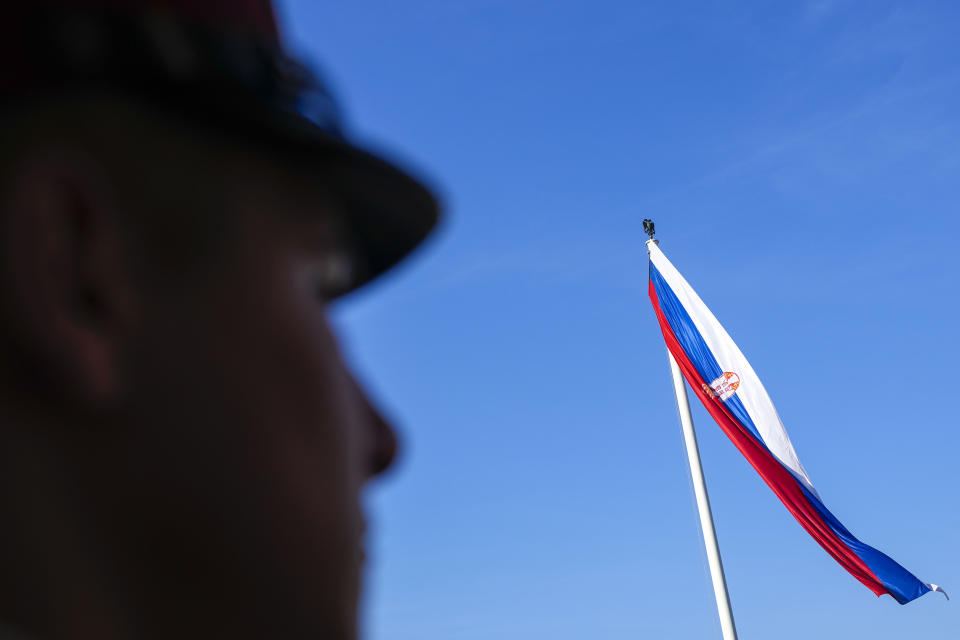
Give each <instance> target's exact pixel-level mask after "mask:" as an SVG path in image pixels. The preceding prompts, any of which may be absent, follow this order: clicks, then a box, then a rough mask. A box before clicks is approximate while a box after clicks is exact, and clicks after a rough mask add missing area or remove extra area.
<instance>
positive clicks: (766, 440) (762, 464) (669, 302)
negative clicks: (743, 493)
mask: <svg viewBox="0 0 960 640" xmlns="http://www.w3.org/2000/svg"><path fill="white" fill-rule="evenodd" d="M647 247H648V248H649V250H650V287H649V293H650V300H651V302H652V303H653V308H654V310H655V311H656V314H657V320H658V321H659V323H660V329H661V330H662V331H663V337H664V339H665V340H666V343H667V348H668V349H669V350H670V353H671V354H673V357H674V359H676V361H677V364H679V365H680V370H681V371H682V372H683V375H684V377H685V378H686V380H687V382H688V383H689V384H690V386H691V387H692V388H693V390H694V392H695V393H696V394H697V397H699V398H700V401H701V402H703V405H704V406H705V407H706V408H707V411H709V412H710V415H711V416H713V418H714V420H716V421H717V424H718V425H720V428H721V429H723V432H724V433H726V434H727V437H729V438H730V440H732V441H733V444H734V445H735V446H736V447H737V449H739V450H740V453H742V454H743V455H744V457H745V458H746V459H747V461H748V462H749V463H750V464H751V465H752V466H753V468H754V469H756V471H757V472H758V473H759V474H760V476H761V477H762V478H763V480H764V481H765V482H766V483H767V485H769V487H770V488H771V489H773V492H774V493H775V494H776V495H777V497H778V498H780V500H781V501H782V502H783V504H784V505H786V507H787V509H789V510H790V513H792V514H793V517H795V518H796V519H797V521H798V522H799V523H800V524H801V525H802V526H803V528H804V529H806V530H807V532H808V533H809V534H810V535H811V536H813V538H814V539H815V540H816V541H817V542H818V543H819V544H820V546H822V547H823V548H824V549H825V550H826V551H827V553H829V554H830V555H831V556H833V557H834V559H836V561H837V562H839V563H840V564H841V565H842V566H843V568H844V569H846V570H847V571H849V572H850V573H851V574H853V576H854V577H855V578H856V579H857V580H859V581H860V582H862V583H863V584H865V585H866V586H867V588H868V589H870V590H871V591H873V592H874V593H875V594H877V595H878V596H881V595H883V594H885V593H889V594H890V595H891V596H893V597H894V598H896V600H897V602H899V603H900V604H906V603H907V602H910V601H911V600H913V599H915V598H918V597H920V596H922V595H923V594H925V593H927V592H928V591H931V590H936V591H942V589H940V588H939V587H938V586H937V585H934V584H927V583H924V582H921V581H920V580H918V579H917V578H916V577H915V576H914V575H913V574H912V573H910V572H909V571H907V570H906V569H904V568H903V567H901V566H900V565H899V564H897V563H896V562H894V561H893V560H892V559H891V558H889V557H888V556H886V555H885V554H883V553H881V552H880V551H877V550H876V549H874V548H873V547H870V546H868V545H866V544H864V543H862V542H860V541H859V540H858V539H857V538H856V537H854V536H853V534H852V533H850V532H849V531H848V530H847V528H846V527H844V526H843V524H841V523H840V521H839V520H837V518H836V517H835V516H834V515H833V514H832V513H830V511H829V510H828V509H827V508H826V507H825V506H824V505H823V502H822V501H821V500H820V496H819V495H818V494H817V491H816V489H814V488H813V484H812V483H811V482H810V477H809V476H808V475H807V472H806V470H805V469H804V468H803V465H802V464H800V460H799V459H798V458H797V454H796V452H795V451H794V450H793V445H792V444H791V443H790V438H789V436H787V432H786V430H785V429H784V428H783V424H782V423H781V422H780V417H779V416H778V415H777V410H776V409H775V408H774V406H773V403H772V402H771V401H770V396H768V395H767V392H766V390H765V389H764V388H763V385H762V384H761V383H760V380H759V378H757V374H756V373H754V371H753V368H752V367H751V366H750V363H749V362H747V360H746V358H744V357H743V354H742V353H741V352H740V349H738V348H737V345H736V344H734V342H733V340H731V339H730V336H729V335H727V332H726V331H725V330H724V329H723V327H722V326H720V323H719V322H717V319H716V318H715V317H714V316H713V314H712V313H710V310H709V309H707V307H706V305H704V304H703V301H702V300H700V297H699V296H697V294H696V292H694V290H693V289H692V288H691V287H690V285H689V284H687V281H686V280H684V279H683V276H681V275H680V273H679V272H678V271H677V270H676V269H675V268H674V266H673V265H672V264H670V261H669V260H667V258H666V256H664V255H663V252H661V251H660V248H659V247H657V245H656V243H655V241H650V242H648V243H647ZM944 595H946V594H944Z"/></svg>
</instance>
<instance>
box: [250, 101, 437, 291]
mask: <svg viewBox="0 0 960 640" xmlns="http://www.w3.org/2000/svg"><path fill="white" fill-rule="evenodd" d="M264 115H266V116H267V118H266V120H265V121H263V124H265V125H266V126H267V127H268V129H269V130H270V131H272V132H273V133H274V134H275V135H276V136H277V137H278V141H279V142H281V143H286V144H290V145H292V146H293V147H294V148H296V149H297V152H298V157H303V160H304V162H311V160H313V161H316V162H317V165H318V170H319V171H322V173H323V175H322V176H318V179H320V180H322V181H323V182H324V185H325V186H326V187H328V188H329V189H330V190H331V191H332V192H333V194H334V195H335V196H336V197H338V198H339V199H340V200H341V204H343V205H344V208H345V212H346V214H347V219H346V223H347V226H348V229H347V232H348V233H349V234H350V235H351V240H352V245H353V247H352V248H353V249H354V255H353V258H354V263H353V264H352V271H353V274H352V276H351V280H350V282H349V284H348V285H347V286H346V287H345V290H344V291H343V293H347V292H349V291H352V290H353V289H356V288H358V287H360V286H362V285H364V284H366V283H367V282H369V281H370V280H373V279H374V278H376V277H377V276H379V275H381V274H382V273H383V272H385V271H387V270H388V269H390V268H391V267H393V266H394V265H396V264H397V263H398V262H400V261H401V260H402V259H403V258H404V257H406V256H407V255H408V254H409V253H410V252H411V251H412V250H413V249H414V248H416V247H417V246H418V245H419V244H420V243H421V242H423V240H424V239H425V238H426V237H427V236H428V235H429V234H430V232H431V230H432V229H433V228H434V227H435V226H436V225H437V223H438V222H439V220H440V217H441V206H440V203H439V201H438V199H437V197H436V196H435V195H434V193H433V191H432V190H431V189H430V188H428V187H427V186H426V184H425V183H424V181H423V180H422V179H419V178H415V177H414V176H413V175H411V174H410V173H409V172H407V171H404V170H402V169H400V168H399V167H398V166H397V165H396V164H394V163H391V162H388V161H387V160H385V159H383V158H382V157H380V156H378V155H375V154H373V153H371V152H369V151H367V150H364V149H361V148H360V147H358V146H355V145H353V144H352V143H351V142H349V141H347V140H344V139H340V138H335V137H333V136H331V135H330V134H329V133H328V132H327V131H325V130H324V129H322V128H320V127H318V126H316V125H314V124H313V123H312V122H310V121H309V120H308V119H306V118H303V117H300V116H298V115H295V114H288V113H283V112H281V113H276V112H273V113H270V114H264Z"/></svg>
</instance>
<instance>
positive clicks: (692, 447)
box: [647, 224, 737, 640]
mask: <svg viewBox="0 0 960 640" xmlns="http://www.w3.org/2000/svg"><path fill="white" fill-rule="evenodd" d="M650 230H651V232H652V230H653V225H652V224H651V226H650ZM650 237H651V239H650V240H648V241H647V245H649V244H650V243H651V242H653V243H657V244H659V242H657V241H656V240H654V239H653V235H652V233H651V236H650ZM667 357H668V358H669V359H670V374H671V375H672V376H673V391H674V394H675V395H676V397H677V413H678V414H679V415H680V427H681V429H682V431H683V443H684V444H685V445H686V448H687V461H688V462H689V463H690V477H691V479H692V480H693V492H694V495H696V498H697V512H698V513H699V515H700V530H701V531H703V545H704V546H705V547H706V549H707V562H708V563H709V565H710V578H711V580H712V581H713V595H714V596H715V597H716V599H717V613H718V614H719V616H720V629H721V631H722V632H723V640H737V628H736V626H735V625H734V623H733V610H732V609H731V608H730V595H729V594H728V593H727V580H726V578H724V576H723V561H722V560H721V559H720V546H719V545H718V544H717V532H716V531H715V530H714V528H713V514H712V513H711V512H710V497H709V496H708V495H707V483H706V481H705V480H704V477H703V467H702V466H701V465H700V449H699V448H698V447H697V433H696V431H694V430H693V415H692V414H691V413H690V403H689V401H688V400H687V387H686V386H685V383H684V380H683V374H682V373H681V372H680V366H679V365H678V364H677V361H676V360H675V359H674V358H673V354H672V353H670V350H669V349H668V350H667Z"/></svg>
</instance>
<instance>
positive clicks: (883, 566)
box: [800, 482, 930, 604]
mask: <svg viewBox="0 0 960 640" xmlns="http://www.w3.org/2000/svg"><path fill="white" fill-rule="evenodd" d="M800 488H801V489H802V490H803V494H804V495H805V496H806V498H807V500H809V501H810V504H811V505H812V506H813V508H814V509H816V510H817V512H819V514H820V517H821V518H823V521H824V522H825V523H827V526H828V527H830V528H831V529H833V532H834V533H836V534H837V537H838V538H840V539H841V540H842V541H843V543H844V544H846V545H847V546H848V547H850V549H851V550H852V551H853V552H854V553H855V554H857V555H858V556H860V559H861V560H863V561H864V562H865V563H866V565H867V566H868V567H870V570H871V571H873V573H874V575H875V576H877V578H878V579H879V580H880V582H882V583H883V586H884V587H886V588H887V591H889V592H890V595H892V596H893V597H894V598H895V599H896V600H897V602H899V603H900V604H906V603H908V602H910V601H911V600H914V599H915V598H919V597H920V596H922V595H923V594H925V593H927V592H928V591H930V588H929V587H928V586H927V585H926V584H924V583H923V582H921V581H920V580H918V579H917V577H916V576H915V575H913V574H912V573H910V572H909V571H907V570H906V569H904V568H903V567H901V566H900V565H899V564H897V562H896V561H894V560H893V559H892V558H891V557H890V556H888V555H887V554H885V553H883V552H882V551H877V550H876V549H874V548H873V547H871V546H870V545H868V544H865V543H863V542H861V541H860V540H858V539H857V537H856V536H854V535H853V534H852V533H850V531H849V530H848V529H847V528H846V527H845V526H843V523H841V522H840V521H839V520H838V519H837V517H836V516H835V515H833V514H832V513H830V510H829V509H827V507H826V506H824V504H823V502H821V501H820V498H818V497H817V496H816V495H814V494H813V493H812V492H811V491H810V490H809V489H807V488H806V487H805V486H803V483H802V482H801V483H800Z"/></svg>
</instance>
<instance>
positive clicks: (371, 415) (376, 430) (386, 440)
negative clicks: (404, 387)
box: [355, 381, 399, 478]
mask: <svg viewBox="0 0 960 640" xmlns="http://www.w3.org/2000/svg"><path fill="white" fill-rule="evenodd" d="M355 382H356V381H355ZM357 393H358V394H359V396H360V401H361V404H362V411H363V412H364V418H365V419H364V424H366V425H367V427H368V429H369V433H368V438H369V439H368V445H367V461H368V464H369V467H368V469H367V474H368V477H369V478H374V477H376V476H378V475H380V474H382V473H384V472H385V471H386V470H387V469H389V468H390V467H391V466H393V463H394V461H395V460H396V459H397V452H398V450H399V442H398V438H397V431H396V429H395V428H394V426H393V425H392V424H391V423H390V421H389V420H388V419H387V418H386V417H385V416H384V415H383V414H382V413H381V412H380V410H379V409H378V408H377V407H376V405H374V403H373V401H372V400H371V399H370V397H369V396H367V394H366V392H365V391H364V390H363V388H362V387H361V386H360V384H359V383H357Z"/></svg>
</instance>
